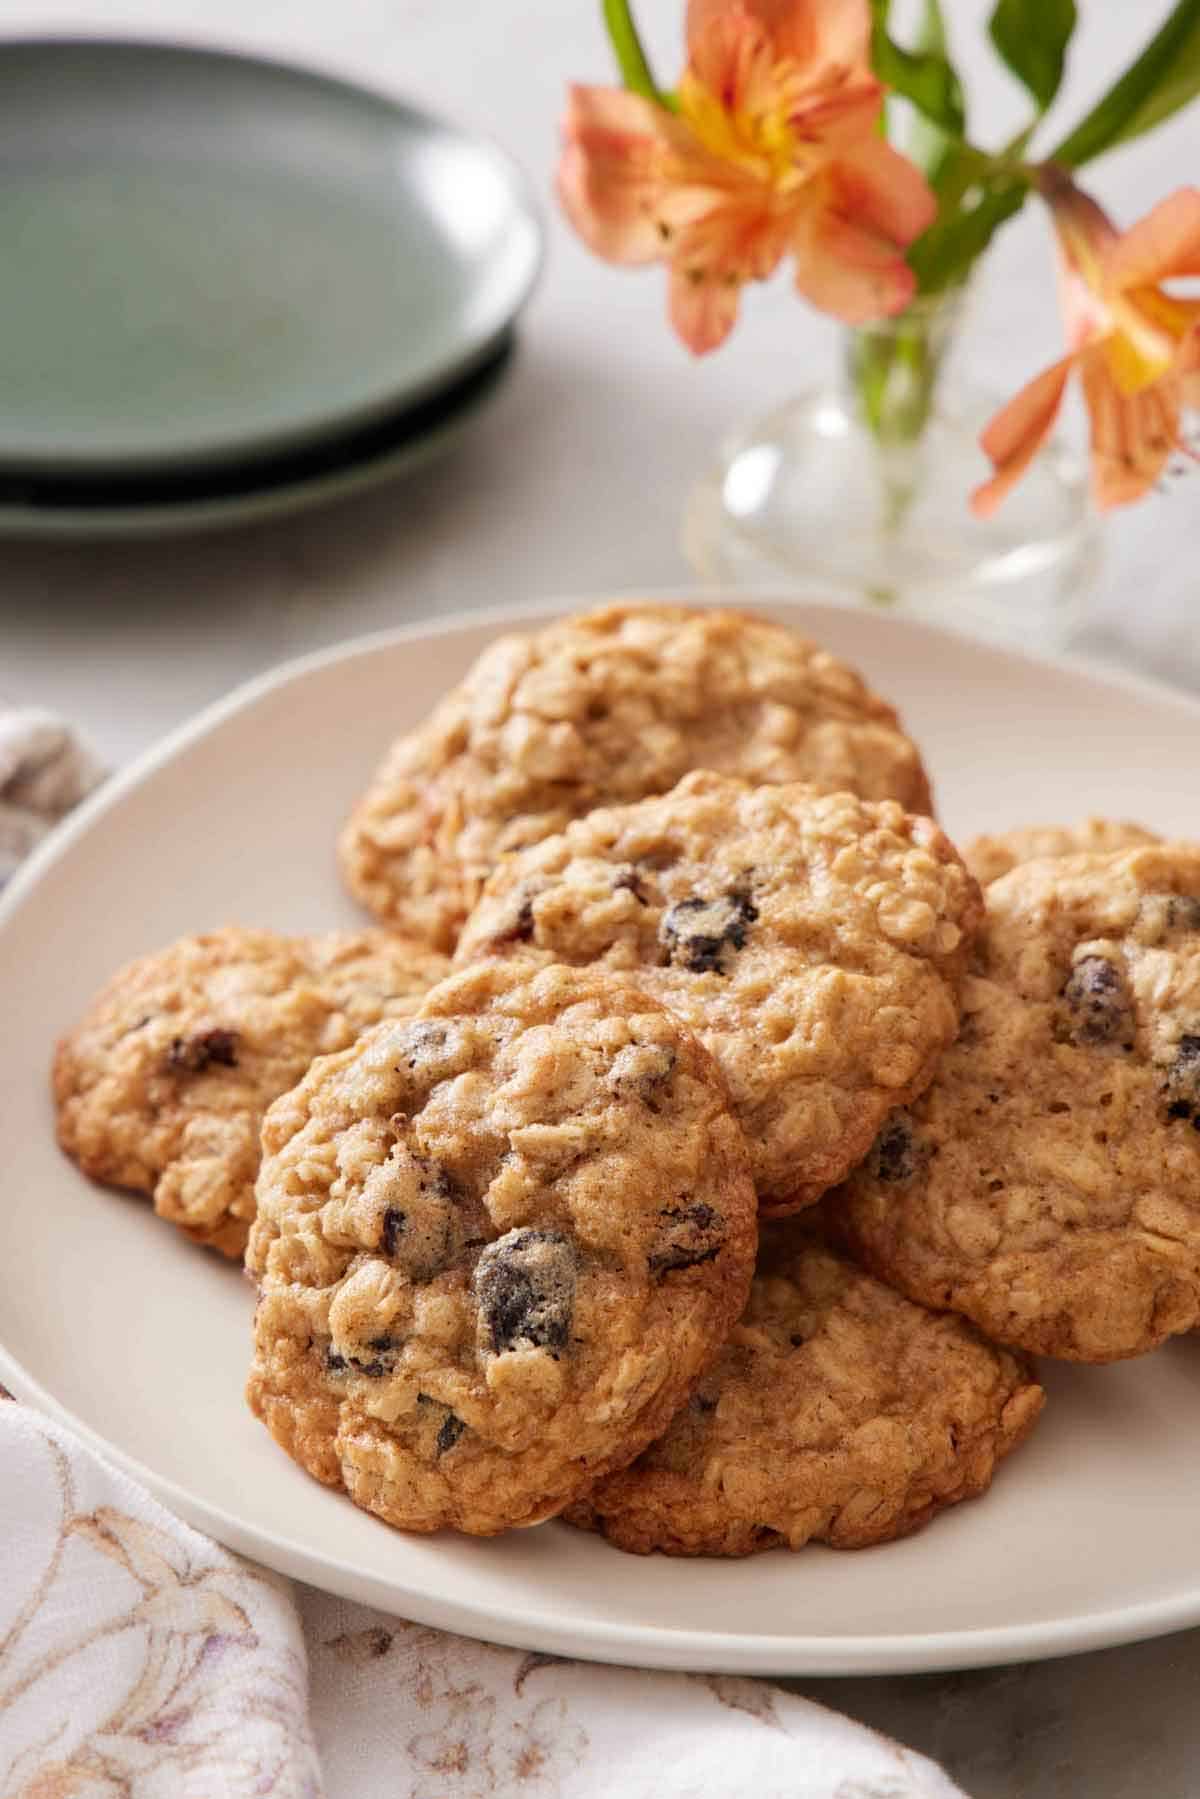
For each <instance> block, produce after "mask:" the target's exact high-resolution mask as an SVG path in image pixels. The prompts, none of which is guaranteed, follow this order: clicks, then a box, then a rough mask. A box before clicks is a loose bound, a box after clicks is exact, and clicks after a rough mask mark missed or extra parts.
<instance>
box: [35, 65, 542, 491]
mask: <svg viewBox="0 0 1200 1799" xmlns="http://www.w3.org/2000/svg"><path fill="white" fill-rule="evenodd" d="M0 251H2V257H3V261H2V267H3V276H2V278H0V470H3V471H5V472H10V473H11V472H19V473H20V474H21V475H45V474H47V473H52V474H55V475H59V474H63V473H67V474H104V475H108V474H112V473H114V472H120V473H131V472H143V473H144V472H148V471H150V470H160V469H162V468H163V467H164V465H171V466H174V465H185V464H186V465H187V466H188V467H189V468H192V469H194V468H195V467H196V466H198V465H202V464H210V465H215V464H218V463H231V462H237V463H241V464H244V463H246V462H247V461H249V460H253V459H254V458H259V457H261V458H277V457H279V456H280V455H284V454H290V453H292V452H295V451H298V450H301V449H303V448H305V447H308V446H311V445H313V444H314V443H317V442H319V441H320V440H322V439H325V438H327V437H329V436H330V435H331V434H342V435H344V434H345V433H347V432H351V431H355V430H360V429H364V428H367V427H369V426H370V425H372V424H373V423H376V422H378V421H379V420H381V419H385V418H387V417H389V416H392V415H394V414H395V413H396V411H397V409H399V408H403V407H407V406H411V405H412V404H414V403H416V402H419V401H421V400H423V399H425V398H426V397H427V396H429V395H430V394H431V393H434V392H436V391H437V390H438V389H439V388H441V387H444V386H445V385H446V384H447V383H449V382H453V381H455V380H457V379H459V378H461V377H462V376H463V375H464V374H466V373H468V372H469V371H470V370H471V369H472V368H473V367H474V366H477V365H478V364H479V363H480V362H481V361H483V360H484V359H486V357H487V356H488V354H489V353H490V352H491V351H492V350H493V349H494V348H495V346H496V344H497V342H498V340H499V339H500V337H501V335H502V334H503V333H504V332H505V331H506V330H507V329H508V327H509V326H510V325H511V323H512V320H513V318H514V317H515V315H516V313H517V311H518V310H519V308H520V307H521V305H522V304H523V302H524V300H525V299H526V298H527V296H528V294H529V291H530V289H531V286H532V284H533V281H534V279H535V277H536V274H537V270H538V266H539V261H540V256H541V229H540V225H539V222H538V219H537V215H536V212H535V210H534V208H533V206H532V203H531V201H530V198H529V195H528V193H527V190H526V188H525V185H524V182H523V181H522V179H521V177H520V176H519V175H518V174H517V172H516V170H515V169H514V168H513V167H512V165H511V164H510V163H509V162H508V161H507V159H506V158H505V157H503V156H502V155H501V154H500V153H499V152H498V151H497V150H495V149H494V148H493V147H492V146H491V145H490V144H487V143H486V142H481V141H480V140H478V139H476V138H473V137H470V136H467V135H465V134H464V133H462V132H460V131H457V130H455V129H454V128H452V127H451V126H449V125H446V124H445V123H443V122H441V121H439V120H437V119H434V118H431V117H429V116H428V115H427V114H425V113H423V112H420V111H418V110H417V109H415V108H413V107H409V106H404V105H399V104H397V103H396V102H394V101H391V100H388V99H385V98H383V97H381V96H379V95H376V94H371V93H367V92H365V91H363V90H362V89H359V88H356V87H350V86H347V85H346V84H344V83H342V82H339V81H334V80H331V79H328V78H326V77H324V76H321V75H315V74H310V73H307V72H304V71H302V70H299V69H292V68H285V67H280V66H278V65H275V64H272V63H265V62H258V61H254V60H252V59H249V58H245V57H240V56H233V55H227V54H224V53H222V52H211V51H200V50H191V49H182V48H175V47H172V46H168V45H157V44H138V43H126V42H113V41H76V40H58V41H45V42H42V41H38V42H29V41H20V42H11V43H7V44H3V45H0Z"/></svg>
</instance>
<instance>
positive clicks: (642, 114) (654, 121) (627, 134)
mask: <svg viewBox="0 0 1200 1799" xmlns="http://www.w3.org/2000/svg"><path fill="white" fill-rule="evenodd" d="M672 126H674V121H673V120H672V119H671V118H670V115H669V114H668V113H667V112H665V111H664V109H663V108H662V107H659V106H655V105H654V104H653V102H652V101H649V100H643V99H642V98H641V96H640V95H638V94H628V93H626V92H625V91H624V90H623V89H622V88H603V87H572V88H571V89H570V91H569V95H568V99H567V111H566V116H565V118H564V119H563V137H564V140H565V147H564V150H563V155H562V159H561V161H560V163H559V166H558V193H559V198H560V199H561V201H562V204H563V207H564V209H565V211H566V214H567V217H568V218H569V219H570V221H571V223H572V224H573V225H574V227H575V229H576V231H578V233H579V235H580V237H582V239H583V241H584V242H585V243H586V244H587V245H588V247H589V248H590V249H592V250H594V251H595V252H596V254H597V255H598V256H603V257H604V258H605V259H606V260H607V261H609V262H632V263H637V262H654V261H655V260H656V259H657V258H659V257H661V256H662V254H663V233H662V230H661V220H660V213H661V203H662V198H663V194H664V189H665V187H666V171H665V166H664V165H665V163H666V160H667V156H668V154H669V151H670V149H671V147H672V142H673V136H674V133H673V132H672V130H671V127H672ZM678 131H679V127H677V126H675V132H678Z"/></svg>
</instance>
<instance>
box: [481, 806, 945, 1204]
mask: <svg viewBox="0 0 1200 1799" xmlns="http://www.w3.org/2000/svg"><path fill="white" fill-rule="evenodd" d="M979 912H980V899H979V889H978V887H977V886H976V884H975V882H974V881H973V880H972V878H971V876H970V875H969V874H968V873H967V871H966V869H965V868H964V867H963V865H962V863H961V862H960V861H959V859H958V857H957V855H956V854H955V852H954V850H953V848H952V847H951V845H950V843H949V842H948V841H947V839H946V838H945V837H944V836H943V835H942V833H941V832H940V831H939V830H938V828H937V826H936V825H934V824H933V823H931V821H930V820H929V819H927V818H915V817H913V816H911V815H910V814H908V813H906V812H904V811H903V810H902V808H901V807H900V806H898V805H896V804H894V803H893V802H891V801H883V802H879V803H872V802H870V801H868V800H859V799H855V798H854V796H853V795H851V794H846V793H842V794H826V795H821V794H817V793H815V792H814V791H813V789H812V788H810V787H802V786H796V785H788V786H780V787H757V788H752V787H748V786H747V785H746V783H745V782H744V781H734V780H730V779H727V778H726V777H724V776H721V775H715V774H704V773H700V774H692V775H687V776H685V777H684V779H683V780H682V781H681V782H680V784H679V786H678V787H676V788H675V790H674V791H673V792H672V793H668V794H663V795H662V796H661V797H659V798H657V799H648V800H642V801H640V802H639V803H638V804H636V805H633V806H621V807H610V808H605V809H602V810H600V811H597V812H593V813H591V814H590V815H589V816H588V817H587V818H583V819H578V820H576V822H575V823H574V824H573V825H571V826H570V827H569V828H568V829H567V830H566V831H564V832H563V833H562V834H561V835H560V836H558V837H552V838H550V839H548V841H547V842H545V843H540V844H536V845H535V846H534V847H533V848H532V849H529V850H524V851H522V852H521V853H520V854H519V855H514V856H510V857H508V858H507V859H506V860H505V861H504V862H503V863H502V864H501V865H500V867H499V868H498V869H497V870H496V873H495V874H494V875H493V877H492V879H491V880H490V882H489V883H488V886H487V888H486V890H485V893H484V896H483V898H482V900H481V901H480V903H479V905H478V906H477V907H476V909H475V911H474V913H473V914H472V915H471V918H470V919H469V920H468V923H467V925H466V928H465V930H464V932H463V935H462V940H461V942H460V944H459V948H458V960H459V961H460V962H466V961H469V960H470V959H471V958H472V957H475V956H483V955H496V954H500V955H504V956H506V957H513V956H524V957H537V956H541V957H542V958H543V959H548V960H551V961H559V962H570V963H575V964H586V963H590V962H603V963H604V964H606V965H607V966H609V967H612V968H621V969H628V970H631V971H634V978H635V979H636V980H637V982H638V984H639V986H642V987H644V988H645V990H646V991H647V992H648V993H652V994H653V995H654V997H655V998H656V999H659V1000H661V1001H662V1003H663V1004H664V1005H667V1006H670V1007H671V1009H672V1011H673V1012H675V1013H676V1014H677V1015H678V1016H679V1017H680V1018H682V1019H683V1020H684V1022H685V1023H686V1024H687V1025H688V1026H689V1028H690V1029H692V1030H694V1031H695V1032H696V1034H697V1035H698V1036H699V1037H700V1039H701V1041H702V1042H703V1043H704V1044H705V1046H706V1047H707V1048H708V1049H709V1050H710V1051H711V1052H712V1054H713V1055H714V1056H715V1057H716V1059H717V1062H718V1063H719V1064H720V1066H721V1070H722V1072H723V1073H724V1075H725V1078H726V1080H727V1081H728V1083H729V1088H730V1093H731V1096H732V1099H733V1107H734V1112H735V1114H736V1116H737V1118H738V1120H739V1122H740V1123H741V1126H742V1129H743V1130H744V1131H745V1133H746V1138H747V1141H748V1142H749V1145H750V1154H751V1158H752V1164H753V1169H754V1179H755V1184H756V1186H757V1188H758V1194H759V1203H760V1205H761V1206H762V1208H763V1210H764V1212H767V1213H770V1212H783V1211H792V1210H796V1209H797V1208H798V1207H800V1206H803V1205H807V1204H809V1203H811V1201H813V1200H814V1199H816V1198H818V1197H819V1195H820V1194H821V1193H822V1192H823V1191H824V1190H825V1188H826V1187H829V1186H831V1185H832V1184H833V1183H834V1182H835V1181H838V1180H840V1179H841V1178H842V1177H843V1176H844V1175H845V1174H846V1173H847V1171H848V1170H849V1169H850V1168H852V1167H853V1166H854V1164H855V1163H856V1162H858V1161H859V1160H860V1159H861V1158H862V1157H863V1156H865V1155H866V1153H867V1151H868V1149H869V1148H870V1147H871V1143H872V1141H873V1139H874V1137H875V1133H876V1132H877V1131H878V1129H879V1126H880V1124H881V1123H882V1121H883V1119H884V1117H885V1116H886V1115H887V1113H888V1111H889V1110H890V1109H891V1108H892V1107H893V1106H896V1105H906V1104H907V1103H908V1101H909V1099H910V1098H913V1097H915V1096H916V1095H917V1094H918V1093H920V1092H921V1091H922V1090H923V1089H924V1088H925V1087H926V1086H927V1085H928V1083H929V1081H930V1080H931V1078H932V1076H933V1072H934V1069H935V1067H936V1065H937V1059H938V1056H939V1055H940V1054H941V1052H942V1051H943V1050H944V1049H945V1047H946V1045H947V1044H948V1043H950V1042H952V1041H953V1039H954V1034H955V1032H956V1030H957V1028H958V1001H957V988H958V984H959V980H960V978H961V975H962V972H963V969H964V966H965V962H966V954H967V946H968V941H969V938H970V936H971V933H972V932H973V931H974V929H975V925H976V922H977V920H978V917H979Z"/></svg>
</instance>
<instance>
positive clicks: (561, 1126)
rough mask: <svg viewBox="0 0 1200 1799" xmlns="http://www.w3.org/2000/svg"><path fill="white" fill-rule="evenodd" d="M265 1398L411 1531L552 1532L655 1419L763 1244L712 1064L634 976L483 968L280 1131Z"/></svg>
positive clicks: (433, 1001) (287, 1106)
mask: <svg viewBox="0 0 1200 1799" xmlns="http://www.w3.org/2000/svg"><path fill="white" fill-rule="evenodd" d="M263 1147H264V1161H263V1167H262V1172H261V1174H260V1175H259V1180H258V1217H257V1221H256V1223H255V1226H254V1230H253V1234H252V1236H251V1241H250V1247H249V1250H248V1251H247V1257H246V1266H247V1268H248V1269H249V1270H250V1272H251V1273H252V1274H254V1275H255V1276H256V1277H257V1279H258V1282H259V1290H260V1296H259V1304H258V1310H257V1313H256V1318H255V1356H254V1366H253V1370H252V1372H251V1376H250V1382H249V1388H248V1396H249V1400H250V1404H251V1406H252V1408H253V1409H254V1411H255V1412H256V1413H257V1414H258V1416H259V1417H260V1418H261V1419H262V1420H263V1421H264V1423H265V1424H266V1425H267V1427H268V1429H269V1430H270V1431H271V1433H272V1435H273V1436H274V1437H275V1438H276V1440H277V1441H278V1442H279V1443H281V1444H282V1446H283V1447H284V1448H285V1449H286V1450H287V1452H288V1453H289V1455H291V1456H293V1457H294V1458H295V1460H296V1461H297V1462H299V1463H300V1464H301V1466H302V1467H304V1468H306V1469H307V1470H308V1471H309V1473H311V1474H313V1475H315V1476H316V1477H317V1479H319V1480H322V1481H325V1482H327V1483H329V1484H330V1485H332V1486H341V1487H344V1488H345V1490H346V1491H347V1492H348V1493H349V1495H350V1497H351V1498H352V1499H353V1500H354V1501H355V1503H356V1504H358V1505H361V1506H363V1507H365V1508H366V1509H367V1510H368V1511H372V1512H375V1513H377V1514H378V1515H379V1516H380V1517H381V1518H384V1519H386V1520H387V1522H388V1523H390V1524H394V1525H398V1526H399V1527H401V1528H402V1529H405V1530H414V1531H432V1530H437V1529H439V1528H441V1527H443V1526H450V1527H452V1528H454V1529H457V1530H462V1531H468V1532H471V1533H472V1534H475V1535H479V1536H490V1535H493V1534H495V1533H496V1532H498V1531H502V1530H505V1529H508V1528H511V1527H513V1526H517V1525H526V1524H536V1523H537V1522H538V1521H539V1520H540V1519H542V1518H547V1517H550V1516H552V1515H553V1514H554V1513H556V1512H559V1511H561V1510H562V1509H563V1507H564V1506H566V1505H569V1504H570V1503H571V1502H572V1501H573V1500H575V1499H578V1498H579V1497H580V1495H581V1494H582V1493H584V1492H586V1491H587V1489H588V1488H589V1487H590V1486H591V1485H592V1484H593V1483H594V1482H595V1481H596V1480H598V1479H600V1478H601V1477H602V1476H603V1475H605V1474H606V1473H609V1472H611V1471H612V1470H613V1469H615V1468H618V1467H623V1466H624V1465H625V1463H626V1462H629V1461H631V1460H632V1459H633V1457H634V1456H635V1455H637V1454H638V1453H639V1452H640V1451H641V1450H642V1449H644V1448H645V1446H646V1444H647V1443H648V1442H650V1441H651V1440H652V1439H653V1438H654V1437H655V1436H657V1435H658V1434H659V1432H661V1431H662V1430H663V1429H664V1428H665V1427H666V1425H667V1423H668V1422H669V1420H670V1418H671V1417H672V1416H673V1414H674V1413H675V1412H676V1411H677V1410H678V1409H679V1407H680V1406H681V1405H683V1404H684V1403H685V1402H686V1400H687V1398H688V1395H689V1394H690V1392H691V1390H692V1388H693V1387H694V1386H695V1384H696V1381H697V1380H698V1379H699V1378H700V1376H701V1375H702V1374H703V1372H704V1370H705V1369H706V1368H707V1367H708V1365H709V1363H710V1362H711V1360H712V1358H713V1357H714V1356H715V1355H716V1353H717V1351H718V1349H719V1348H720V1345H721V1343H722V1342H723V1341H724V1338H725V1336H726V1335H727V1334H728V1332H729V1330H730V1329H731V1327H732V1325H733V1324H734V1322H735V1320H736V1319H737V1316H738V1314H739V1312H740V1311H741V1309H742V1307H743V1305H744V1304H745V1300H746V1294H747V1292H748V1290H749V1285H750V1277H751V1274H752V1272H753V1267H754V1256H755V1250H756V1246H757V1225H756V1215H755V1200H754V1188H753V1184H752V1182H751V1179H750V1171H749V1157H748V1154H747V1150H746V1146H745V1143H744V1141H743V1139H742V1135H741V1132H740V1130H739V1129H738V1126H737V1124H736V1123H735V1121H734V1119H733V1117H732V1115H731V1113H730V1111H729V1105H728V1099H727V1096H726V1093H725V1088H724V1083H723V1082H722V1080H721V1077H720V1075H719V1073H718V1072H717V1070H716V1068H715V1066H714V1064H713V1062H712V1060H711V1058H710V1057H709V1055H708V1054H707V1052H706V1051H705V1050H704V1049H703V1048H702V1047H701V1045H700V1044H699V1043H698V1042H697V1041H696V1039H695V1038H694V1037H693V1036H692V1034H691V1033H690V1032H689V1031H688V1030H687V1028H686V1027H685V1026H684V1025H683V1024H681V1023H680V1022H679V1020H678V1019H676V1018H675V1017H673V1016H672V1014H671V1013H669V1012H668V1011H666V1010H665V1008H663V1007H662V1006H659V1005H658V1004H656V1003H655V1001H654V1000H653V999H650V998H648V997H647V996H646V995H645V994H644V993H642V992H641V991H640V990H639V988H638V987H637V986H636V985H635V984H634V982H633V980H632V979H631V978H630V977H628V976H626V975H623V974H612V973H608V972H605V971H602V970H593V969H584V970H580V969H572V968H564V967H548V968H542V969H537V968H529V967H526V966H524V965H521V964H517V963H509V962H501V961H492V962H485V963H482V964H480V965H478V966H476V967H474V968H471V969H468V970H466V971H465V972H463V973H461V974H459V975H455V976H452V977H451V978H449V979H448V980H446V981H444V982H442V983H441V985H440V986H438V987H436V988H434V990H433V991H432V992H431V993H430V994H429V995H428V997H427V998H426V1000H425V1002H424V1004H423V1005H422V1006H421V1008H420V1011H419V1012H418V1013H417V1014H416V1016H415V1017H414V1018H412V1019H410V1020H406V1021H400V1022H398V1023H395V1024H392V1023H386V1024H382V1025H380V1026H378V1027H377V1028H376V1029H375V1030H374V1031H372V1032H370V1033H368V1034H367V1036H366V1037H364V1038H363V1039H362V1041H361V1042H360V1043H359V1044H358V1045H357V1046H356V1047H355V1048H354V1049H351V1050H348V1051H346V1052H345V1053H344V1054H342V1055H339V1056H331V1057H326V1058H325V1059H323V1060H322V1061H320V1062H317V1063H316V1064H314V1066H313V1068H312V1069H311V1071H310V1072H309V1074H308V1075H307V1076H306V1078H305V1079H304V1080H303V1081H302V1082H301V1083H300V1085H299V1086H298V1087H297V1088H296V1089H295V1090H294V1091H293V1092H292V1093H290V1094H287V1095H285V1096H284V1097H283V1098H282V1099H280V1100H278V1101H277V1102H276V1104H275V1105H274V1106H273V1107H272V1108H271V1110H270V1112H269V1113H268V1114H267V1118H266V1121H265V1124H264V1126H263Z"/></svg>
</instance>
